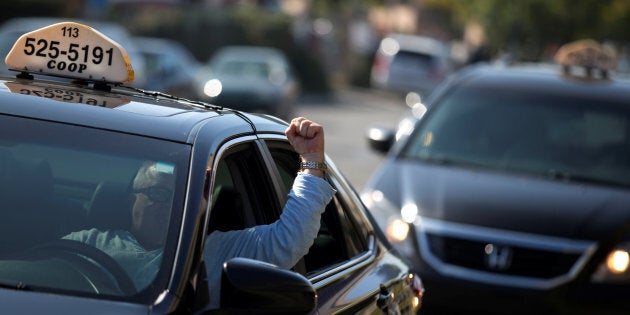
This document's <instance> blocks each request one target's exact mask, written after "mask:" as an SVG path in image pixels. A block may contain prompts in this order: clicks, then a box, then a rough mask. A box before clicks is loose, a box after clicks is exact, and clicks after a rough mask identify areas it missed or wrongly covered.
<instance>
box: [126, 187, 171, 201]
mask: <svg viewBox="0 0 630 315" xmlns="http://www.w3.org/2000/svg"><path fill="white" fill-rule="evenodd" d="M133 192H134V193H136V194H143V195H145V196H147V197H148V198H149V199H151V201H153V202H167V201H170V200H171V197H172V196H173V191H172V190H170V189H168V188H164V187H157V186H151V187H145V188H138V189H134V190H133Z"/></svg>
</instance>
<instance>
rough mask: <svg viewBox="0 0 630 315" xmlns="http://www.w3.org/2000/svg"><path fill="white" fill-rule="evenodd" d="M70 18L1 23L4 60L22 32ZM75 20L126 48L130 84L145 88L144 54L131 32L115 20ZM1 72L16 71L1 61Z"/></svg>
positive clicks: (5, 73) (0, 47)
mask: <svg viewBox="0 0 630 315" xmlns="http://www.w3.org/2000/svg"><path fill="white" fill-rule="evenodd" d="M65 21H68V19H61V18H53V17H24V18H14V19H11V20H8V21H6V22H4V23H3V24H2V25H0V56H2V60H4V58H5V57H6V55H7V54H8V53H9V51H10V50H11V47H13V44H14V43H15V41H16V40H17V39H18V37H20V36H22V34H24V33H27V32H30V31H33V30H36V29H40V28H42V27H45V26H48V25H52V24H55V23H59V22H65ZM73 21H74V22H77V23H82V24H86V25H90V26H92V27H94V28H95V29H97V30H99V32H101V33H103V34H105V35H106V36H107V37H109V38H111V39H113V40H114V41H116V42H117V43H119V44H120V45H121V46H123V47H124V48H125V50H126V51H127V54H128V55H129V58H130V59H131V60H132V61H133V70H134V73H135V74H134V79H133V82H131V83H130V84H129V85H130V86H133V87H139V88H145V84H146V82H147V74H146V72H145V67H144V62H143V61H142V55H141V54H140V52H139V51H138V48H137V47H136V45H135V44H134V42H133V40H132V38H131V34H130V33H129V31H128V30H127V29H126V28H124V27H123V26H121V25H119V24H117V23H114V22H105V21H85V20H78V19H73ZM0 74H2V75H13V74H15V71H10V70H9V69H8V68H7V66H6V65H5V64H4V63H0Z"/></svg>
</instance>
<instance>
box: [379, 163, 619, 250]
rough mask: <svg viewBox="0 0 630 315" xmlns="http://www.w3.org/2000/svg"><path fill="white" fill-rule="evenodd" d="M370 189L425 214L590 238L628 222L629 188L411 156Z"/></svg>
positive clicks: (389, 167) (383, 172)
mask: <svg viewBox="0 0 630 315" xmlns="http://www.w3.org/2000/svg"><path fill="white" fill-rule="evenodd" d="M368 187H372V188H371V189H370V190H380V191H382V192H383V193H384V195H385V196H387V198H388V199H389V200H388V201H389V202H390V203H392V204H393V205H395V206H396V207H398V209H401V207H402V206H403V205H406V204H409V203H414V204H415V205H416V206H417V208H418V213H419V215H420V216H421V217H430V218H434V219H440V220H446V221H451V222H458V223H463V224H470V225H478V226H486V227H492V228H498V229H505V230H511V231H522V232H528V233H535V234H542V235H549V236H558V237H568V238H577V239H587V240H598V239H601V238H605V237H606V236H607V235H610V233H614V232H615V231H618V229H619V228H621V227H623V226H624V225H625V224H624V223H627V222H630V208H629V206H628V205H630V190H629V189H622V188H614V187H612V186H601V185H599V186H595V185H591V184H585V183H577V182H562V181H554V180H550V179H545V178H537V177H529V176H524V175H514V174H507V173H493V172H488V171H484V170H478V169H465V168H457V167H446V166H440V165H434V164H426V163H418V162H411V161H401V160H397V161H389V162H385V163H384V164H383V166H382V168H381V169H380V171H379V172H378V173H377V174H375V180H373V184H372V185H368Z"/></svg>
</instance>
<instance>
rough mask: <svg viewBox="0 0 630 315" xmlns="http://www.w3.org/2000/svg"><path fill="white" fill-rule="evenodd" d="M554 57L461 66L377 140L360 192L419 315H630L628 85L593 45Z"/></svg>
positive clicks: (609, 55)
mask: <svg viewBox="0 0 630 315" xmlns="http://www.w3.org/2000/svg"><path fill="white" fill-rule="evenodd" d="M555 61H556V63H555V64H520V65H510V66H503V65H502V66H492V65H475V66H472V67H470V68H466V69H463V70H462V71H460V72H458V73H457V74H455V75H454V76H453V77H452V78H450V79H448V80H447V82H445V83H444V84H443V85H442V86H440V87H439V88H438V89H437V90H436V92H435V93H434V94H432V95H431V96H430V97H429V98H428V99H427V101H426V103H424V104H421V103H416V104H415V105H414V110H413V117H414V118H413V119H405V120H403V121H402V123H401V124H400V125H399V129H398V130H397V131H395V130H389V131H387V130H383V129H384V128H375V130H374V131H375V132H373V133H371V134H370V141H371V142H372V143H373V144H374V148H375V149H380V150H382V151H387V149H389V151H388V156H387V158H386V159H385V160H384V162H383V163H382V164H381V166H380V167H379V168H378V169H377V170H375V172H374V173H373V174H372V177H371V178H370V180H368V182H367V184H366V185H365V189H364V191H363V193H362V197H363V200H364V202H365V204H366V205H367V206H368V208H369V209H370V211H371V212H372V214H373V215H374V217H375V218H376V221H378V222H379V225H380V226H381V229H382V230H383V231H385V233H386V235H387V237H388V239H389V240H390V242H391V243H392V244H393V246H394V247H396V248H398V249H399V252H400V253H402V254H403V255H404V256H405V257H408V259H409V261H410V262H411V264H412V265H413V266H414V269H413V270H415V271H416V272H418V274H419V275H420V277H422V280H423V282H424V283H425V285H426V287H427V288H428V289H429V292H430V294H428V295H427V296H426V298H425V299H424V305H423V308H422V310H423V311H424V312H427V313H431V312H432V311H433V310H437V311H438V312H444V313H447V314H471V313H473V314H572V315H575V314H628V310H630V300H628V298H627V297H628V296H629V295H630V207H629V206H628V205H630V158H628V157H629V156H630V155H629V154H630V106H629V105H630V82H628V81H627V80H623V79H620V78H618V77H617V76H615V69H616V68H617V65H616V57H615V54H614V52H613V51H611V50H610V49H609V48H608V47H607V46H604V45H602V44H600V43H598V42H596V41H593V40H581V41H578V42H573V43H569V44H567V45H566V46H562V47H561V49H560V50H559V51H558V53H557V55H556V58H555ZM410 116H411V115H410ZM410 122H413V123H410ZM377 131H380V132H377ZM396 138H397V139H396ZM392 145H393V146H392ZM390 147H391V148H390ZM454 296H456V299H454ZM454 300H456V301H457V303H453V301H454Z"/></svg>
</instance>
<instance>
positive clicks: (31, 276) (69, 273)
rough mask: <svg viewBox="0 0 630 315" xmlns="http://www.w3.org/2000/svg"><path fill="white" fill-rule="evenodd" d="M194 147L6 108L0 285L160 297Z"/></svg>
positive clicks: (1, 120)
mask: <svg viewBox="0 0 630 315" xmlns="http://www.w3.org/2000/svg"><path fill="white" fill-rule="evenodd" d="M189 156H190V148H189V147H188V146H186V145H183V144H179V143H172V142H168V141H161V140H158V139H151V138H145V137H140V136H134V135H129V134H122V133H116V132H110V131H105V130H98V129H91V128H85V127H80V126H72V125H65V124H57V123H52V122H45V121H40V120H32V119H25V118H19V117H10V116H0V226H1V228H0V233H1V234H2V237H0V285H2V286H7V284H16V288H18V289H19V288H28V289H29V290H34V291H49V292H65V293H69V294H76V295H88V296H94V295H96V296H99V297H106V298H114V299H127V298H129V299H134V300H139V299H140V300H148V301H153V300H155V298H156V296H157V295H158V294H159V293H160V292H162V291H163V290H164V288H165V287H166V284H167V281H168V278H169V276H170V272H169V270H170V268H171V265H172V263H173V257H174V248H175V243H176V242H177V235H179V233H178V226H179V223H180V220H181V215H182V208H183V203H184V201H183V200H184V197H183V195H184V193H185V192H184V189H185V188H184V187H186V185H185V184H184V183H185V181H186V174H187V169H188V160H189Z"/></svg>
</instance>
